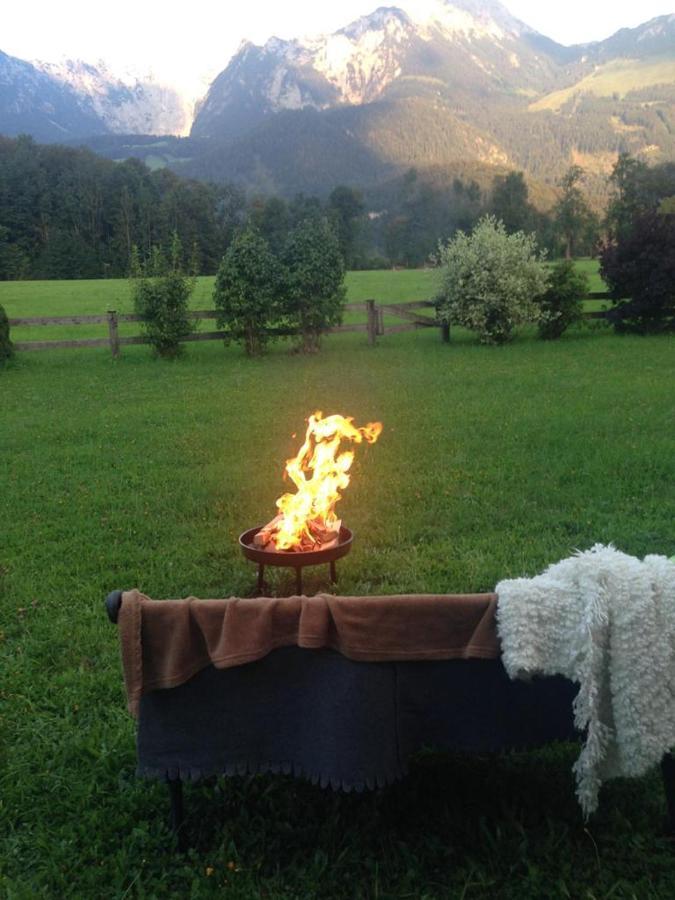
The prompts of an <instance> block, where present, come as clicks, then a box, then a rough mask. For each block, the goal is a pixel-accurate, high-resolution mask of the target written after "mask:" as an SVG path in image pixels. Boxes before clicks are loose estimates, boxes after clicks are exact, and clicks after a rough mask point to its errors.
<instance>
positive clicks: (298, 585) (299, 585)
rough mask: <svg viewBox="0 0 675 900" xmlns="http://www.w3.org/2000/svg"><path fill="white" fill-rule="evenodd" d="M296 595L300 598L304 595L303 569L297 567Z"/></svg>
mask: <svg viewBox="0 0 675 900" xmlns="http://www.w3.org/2000/svg"><path fill="white" fill-rule="evenodd" d="M295 593H296V594H297V595H298V596H300V595H301V594H302V567H301V566H296V567H295Z"/></svg>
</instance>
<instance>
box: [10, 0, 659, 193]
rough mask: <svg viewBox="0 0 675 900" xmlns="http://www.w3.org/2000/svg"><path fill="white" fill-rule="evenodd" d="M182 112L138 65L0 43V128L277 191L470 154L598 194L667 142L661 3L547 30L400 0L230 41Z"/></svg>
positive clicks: (477, 4) (472, 163)
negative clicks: (295, 32)
mask: <svg viewBox="0 0 675 900" xmlns="http://www.w3.org/2000/svg"><path fill="white" fill-rule="evenodd" d="M8 73H9V74H8ZM187 121H189V116H188V109H187V106H186V104H185V103H184V101H182V100H181V99H180V97H178V95H177V94H176V92H175V91H172V90H171V89H168V88H165V87H163V86H162V85H160V84H158V83H157V82H156V80H154V79H152V78H142V77H138V76H124V77H120V76H118V75H115V74H113V73H111V72H109V71H108V70H107V69H106V68H105V67H104V66H102V65H100V64H97V65H96V66H93V65H90V64H87V63H83V62H69V63H66V64H63V65H60V66H54V65H48V64H41V67H40V66H33V65H31V64H29V63H24V62H21V61H20V60H12V59H11V58H10V57H4V56H2V55H0V132H3V133H5V134H16V133H17V132H18V131H29V132H32V133H33V134H35V136H36V137H39V138H40V139H41V140H66V139H68V140H69V141H70V142H71V143H83V142H86V143H87V144H88V145H89V146H91V147H92V148H93V149H95V150H96V152H98V153H101V154H103V155H107V156H110V157H111V158H113V159H124V158H126V157H128V156H136V157H138V158H140V159H142V160H144V161H145V162H147V163H148V164H149V165H151V166H153V167H162V166H169V167H171V168H173V169H174V170H176V171H178V172H180V173H182V174H186V175H190V176H192V177H196V178H202V179H211V180H215V181H236V182H237V183H239V184H241V185H242V186H244V187H246V188H247V189H249V190H250V191H252V192H260V193H273V192H274V193H281V194H286V195H292V194H294V193H296V192H299V191H304V192H312V193H318V194H324V195H325V194H327V193H328V192H330V190H331V189H332V188H333V187H334V186H335V185H336V184H338V183H347V184H351V185H354V186H358V187H361V188H363V189H367V190H371V191H372V190H375V191H376V190H377V188H378V185H381V184H384V183H389V182H392V181H394V182H395V180H396V179H397V178H400V177H401V176H402V175H403V174H404V173H405V172H406V171H408V170H410V169H413V168H414V169H415V170H416V171H417V172H418V173H420V174H421V175H424V173H429V177H430V178H432V177H433V180H434V183H438V181H439V179H440V178H442V177H443V176H442V173H445V178H446V180H449V181H452V179H453V177H454V176H455V175H456V174H457V173H458V172H461V171H466V169H467V167H468V168H469V169H471V171H472V172H476V173H478V174H477V175H476V180H477V181H479V182H480V183H481V184H483V183H489V181H490V173H491V172H492V173H495V172H501V171H505V170H508V169H518V170H523V171H524V172H525V173H526V175H527V177H528V180H529V182H530V185H531V186H534V185H538V186H539V187H540V188H541V190H539V192H538V193H539V196H541V197H544V196H546V197H549V198H550V197H551V196H552V193H551V188H552V187H554V186H555V184H556V182H557V181H558V180H559V179H560V177H561V175H562V174H563V173H564V172H565V170H566V169H567V168H568V167H569V166H570V165H571V164H578V165H581V166H582V167H583V168H584V169H585V170H586V171H587V173H588V177H589V182H588V185H587V188H588V189H589V190H590V192H591V193H592V194H593V193H594V194H595V196H596V200H597V202H598V203H600V202H601V201H602V192H603V191H604V190H605V179H606V175H607V174H608V173H609V172H610V171H611V169H612V166H613V164H614V162H615V161H616V159H617V156H618V154H619V153H621V152H629V153H632V154H634V155H637V156H640V157H641V158H643V159H646V160H650V161H654V162H659V161H665V160H675V15H666V16H660V17H658V18H655V19H652V20H651V21H649V22H646V23H644V24H643V25H641V26H639V27H637V28H631V29H627V28H625V29H621V30H620V31H618V32H617V33H616V34H615V35H613V36H611V37H610V38H608V39H607V40H604V41H598V42H594V43H589V44H581V45H577V46H573V47H563V46H562V45H560V44H557V43H556V42H555V41H552V40H551V39H550V38H548V37H546V36H544V35H542V34H539V33H538V32H536V31H534V30H533V29H531V28H530V27H528V26H527V25H526V24H524V23H523V22H521V21H519V20H518V19H516V18H515V17H514V16H512V15H511V14H510V13H509V11H508V10H507V9H506V7H505V6H503V5H502V4H501V3H500V2H497V0H402V6H382V7H379V8H378V9H376V10H375V11H374V12H372V13H371V14H370V15H367V16H362V17H361V18H359V19H357V20H356V21H354V22H352V23H351V24H349V25H347V26H346V27H344V28H342V29H340V30H338V31H336V32H335V33H333V34H328V35H319V36H316V37H312V38H305V39H295V40H280V39H279V38H271V39H270V40H269V41H267V43H265V44H264V45H263V46H256V45H254V44H252V43H250V42H245V43H244V44H242V45H241V46H240V48H239V50H238V52H237V53H236V54H235V55H234V56H233V58H232V59H231V60H230V62H229V64H228V65H227V66H226V68H225V69H224V70H223V71H222V72H221V73H220V74H219V75H218V76H217V77H216V78H215V79H214V81H213V83H212V84H211V87H210V89H209V91H208V93H207V94H206V96H205V97H204V99H203V100H202V101H201V102H200V103H199V104H198V105H197V108H196V114H195V117H194V121H193V123H192V129H191V132H190V137H189V138H185V137H182V138H177V137H170V136H169V135H181V134H185V132H186V122H187ZM150 134H152V135H158V136H156V137H155V136H153V137H150V136H149V135H150ZM87 135H93V137H87ZM432 173H433V176H432ZM479 176H480V177H479Z"/></svg>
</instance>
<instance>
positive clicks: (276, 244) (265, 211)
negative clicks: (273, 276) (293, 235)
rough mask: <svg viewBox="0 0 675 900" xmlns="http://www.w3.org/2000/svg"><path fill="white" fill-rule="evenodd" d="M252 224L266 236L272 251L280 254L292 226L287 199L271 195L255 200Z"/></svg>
mask: <svg viewBox="0 0 675 900" xmlns="http://www.w3.org/2000/svg"><path fill="white" fill-rule="evenodd" d="M251 224H252V226H253V227H254V228H255V229H256V231H258V232H259V234H260V235H261V236H262V237H264V238H265V240H266V241H267V244H268V246H269V248H270V250H271V251H272V253H274V254H275V255H276V256H279V255H280V254H281V252H282V251H283V247H284V244H285V243H286V238H287V237H288V231H289V229H290V227H291V219H290V214H289V211H288V206H287V204H286V202H285V200H282V199H281V198H280V197H270V198H268V199H267V200H259V201H254V202H253V204H252V207H251Z"/></svg>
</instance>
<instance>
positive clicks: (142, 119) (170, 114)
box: [0, 51, 192, 142]
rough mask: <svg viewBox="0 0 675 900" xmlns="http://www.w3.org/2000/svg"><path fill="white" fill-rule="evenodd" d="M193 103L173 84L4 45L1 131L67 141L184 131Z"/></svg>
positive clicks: (0, 84)
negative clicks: (38, 57) (11, 51)
mask: <svg viewBox="0 0 675 900" xmlns="http://www.w3.org/2000/svg"><path fill="white" fill-rule="evenodd" d="M191 112H192V111H191V109H190V108H189V107H188V105H187V103H186V102H185V101H184V100H183V99H182V98H181V97H180V96H179V95H178V93H177V92H176V91H175V90H174V89H173V88H169V87H166V86H164V85H162V84H161V83H158V82H156V81H154V80H153V79H152V78H149V77H148V78H143V77H138V76H135V75H127V76H126V77H124V78H120V77H118V76H116V75H114V74H113V73H112V72H110V71H109V70H108V69H107V68H106V66H105V65H104V64H102V63H99V64H98V65H97V66H94V65H91V64H88V63H85V62H82V61H81V60H66V61H64V62H63V63H58V64H55V63H43V62H34V63H30V62H26V61H25V60H20V59H16V58H15V57H12V56H8V55H7V54H6V53H2V52H1V51H0V133H2V134H4V135H8V136H11V135H16V134H21V133H27V134H31V135H32V136H33V137H34V138H36V139H37V140H40V141H46V142H52V141H66V140H72V139H74V138H87V137H89V136H91V135H96V134H116V133H140V134H148V133H150V134H152V133H159V134H165V133H169V134H184V133H185V132H186V131H187V130H188V128H189V126H190V121H191Z"/></svg>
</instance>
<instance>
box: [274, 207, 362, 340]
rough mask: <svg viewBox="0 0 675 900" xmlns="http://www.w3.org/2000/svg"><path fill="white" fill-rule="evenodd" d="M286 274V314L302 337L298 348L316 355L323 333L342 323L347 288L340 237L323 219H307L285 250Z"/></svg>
mask: <svg viewBox="0 0 675 900" xmlns="http://www.w3.org/2000/svg"><path fill="white" fill-rule="evenodd" d="M283 262H284V266H285V269H286V272H287V287H288V289H287V291H286V292H285V296H284V314H285V318H286V321H287V322H288V323H289V324H290V325H291V327H292V328H296V329H297V330H298V332H299V333H300V335H301V342H300V347H299V349H301V350H303V351H304V352H305V353H315V352H316V351H317V350H318V349H319V346H320V343H321V334H322V333H323V332H324V331H326V330H327V329H329V328H332V327H333V326H335V325H339V324H340V322H341V321H342V313H343V310H344V303H345V296H346V289H345V286H344V277H345V272H344V263H343V260H342V254H341V252H340V244H339V241H338V238H337V236H336V234H335V232H334V231H333V229H332V227H331V226H330V225H329V223H328V222H327V221H326V220H325V219H322V218H312V219H305V220H304V221H301V222H300V223H299V224H298V225H296V227H295V228H294V229H293V231H291V233H290V235H289V237H288V241H287V242H286V246H285V248H284V254H283Z"/></svg>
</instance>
